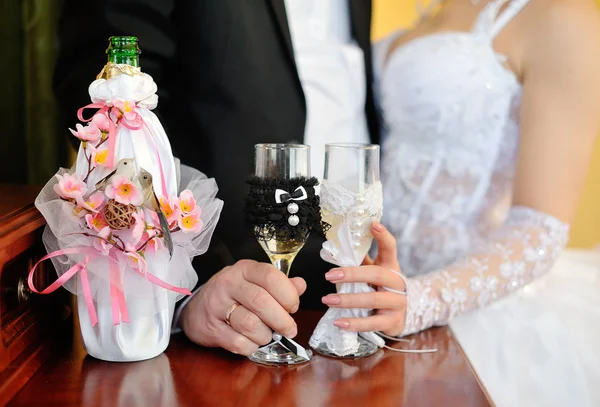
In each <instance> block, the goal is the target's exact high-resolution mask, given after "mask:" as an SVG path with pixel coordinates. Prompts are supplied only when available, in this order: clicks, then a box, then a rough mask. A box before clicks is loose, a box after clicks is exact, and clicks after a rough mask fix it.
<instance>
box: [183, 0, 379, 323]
mask: <svg viewBox="0 0 600 407" xmlns="http://www.w3.org/2000/svg"><path fill="white" fill-rule="evenodd" d="M285 7H286V13H287V18H288V24H289V26H290V33H291V36H292V45H293V47H294V57H295V60H296V67H297V69H298V75H299V77H300V82H301V83H302V90H303V91H304V97H305V98H306V127H305V130H304V144H308V145H310V146H311V173H312V174H311V175H312V176H315V177H317V178H319V179H321V178H323V168H324V164H325V144H326V143H369V130H368V128H367V119H366V116H365V100H366V89H367V81H366V73H365V62H364V54H363V51H362V49H361V48H360V47H359V46H358V45H357V44H356V43H355V42H354V40H353V38H352V32H351V25H350V10H349V8H348V0H285ZM199 289H200V288H197V289H196V290H195V291H194V295H195V294H196V293H197V292H198V290H199ZM191 299H192V296H190V297H187V298H186V299H185V300H184V301H183V302H182V303H181V305H180V306H179V308H178V309H177V310H176V312H175V316H174V318H173V329H172V333H177V332H179V331H180V330H181V329H180V327H179V318H180V316H181V311H182V310H183V308H184V307H185V306H186V305H187V303H188V302H189V301H190V300H191Z"/></svg>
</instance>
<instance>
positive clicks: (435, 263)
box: [374, 0, 600, 405]
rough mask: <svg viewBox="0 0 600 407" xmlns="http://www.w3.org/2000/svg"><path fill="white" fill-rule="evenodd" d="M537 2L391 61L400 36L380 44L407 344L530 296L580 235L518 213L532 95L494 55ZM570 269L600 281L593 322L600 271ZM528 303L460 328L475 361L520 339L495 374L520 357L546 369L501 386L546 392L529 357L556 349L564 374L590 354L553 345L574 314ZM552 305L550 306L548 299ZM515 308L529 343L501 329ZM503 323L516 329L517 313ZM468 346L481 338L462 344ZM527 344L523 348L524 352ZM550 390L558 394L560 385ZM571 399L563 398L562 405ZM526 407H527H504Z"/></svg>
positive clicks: (499, 0) (387, 200)
mask: <svg viewBox="0 0 600 407" xmlns="http://www.w3.org/2000/svg"><path fill="white" fill-rule="evenodd" d="M507 3H508V5H507ZM527 3H528V0H512V1H509V0H491V1H490V2H489V3H488V4H487V5H486V6H485V7H484V9H483V11H482V13H481V14H480V15H479V17H478V18H477V20H476V21H475V23H474V25H473V29H472V31H471V32H464V33H462V32H444V33H437V34H431V35H428V36H424V37H420V38H417V39H415V40H412V41H410V42H408V43H405V44H404V45H401V46H400V47H399V48H397V49H395V50H394V51H393V52H391V54H390V52H389V50H390V46H391V44H392V43H393V42H394V40H395V39H396V38H397V37H398V36H399V35H402V33H401V32H398V33H395V34H393V35H391V36H390V37H388V38H386V39H385V40H383V41H381V42H379V43H377V44H375V48H374V59H375V61H374V62H375V69H376V78H377V79H376V89H377V93H378V101H379V104H380V108H381V112H382V116H383V121H384V123H385V133H384V136H383V141H382V151H383V156H382V165H381V168H382V175H381V176H382V181H383V185H384V217H383V223H384V224H385V225H386V226H387V227H388V228H389V229H390V231H391V232H392V233H393V234H394V235H395V237H396V239H397V242H398V254H399V261H400V265H401V267H402V271H403V272H404V273H405V274H406V275H408V276H409V277H410V278H409V280H408V287H407V292H408V311H407V319H406V327H405V331H404V334H409V333H413V332H417V331H420V330H423V329H426V328H428V327H431V326H434V325H443V324H447V323H449V322H450V320H451V319H452V318H453V317H454V316H455V315H458V314H461V313H464V312H465V311H469V310H474V309H477V308H482V307H484V306H486V305H488V304H490V303H492V302H495V301H496V300H498V299H500V298H502V297H507V296H508V295H509V294H511V293H514V294H516V293H520V292H521V291H522V290H523V289H524V287H526V285H527V284H529V283H531V282H532V281H534V280H537V279H538V278H539V277H541V276H543V275H545V274H547V273H548V271H549V270H551V268H552V266H553V265H554V264H555V263H556V260H557V257H558V255H559V254H560V252H561V251H562V249H563V248H564V246H565V245H566V243H567V241H568V235H569V226H568V225H566V224H564V223H562V222H561V221H560V220H558V219H556V218H554V217H552V216H550V215H548V214H545V213H543V212H540V211H537V210H534V209H532V208H527V207H514V206H512V207H511V206H510V201H511V193H512V184H513V179H514V171H515V161H516V152H517V148H518V142H519V107H520V103H521V94H522V87H521V84H520V83H519V80H518V79H517V78H516V77H515V75H514V74H513V73H512V72H511V71H510V70H508V69H507V68H506V67H505V63H506V58H505V57H504V56H503V55H499V54H498V53H497V52H496V51H495V50H494V47H493V41H494V39H495V37H496V36H497V34H498V33H499V32H500V31H501V30H502V29H503V28H504V27H505V26H506V24H508V23H509V22H510V21H511V20H512V19H513V18H514V17H515V16H516V15H517V14H518V13H519V12H520V11H521V10H522V9H523V8H524V7H525V6H526V5H527ZM505 5H507V7H505V8H503V6H505ZM388 54H389V55H388ZM566 261H568V260H566ZM563 263H564V261H563ZM598 265H600V262H599V263H598ZM569 267H573V268H574V267H577V268H578V271H579V272H581V273H584V274H586V275H587V273H591V274H590V275H588V276H587V277H582V276H581V275H577V273H574V276H573V281H572V283H571V284H570V285H569V288H570V289H571V290H578V289H581V290H585V292H588V291H589V284H590V283H591V282H593V283H594V284H595V285H596V287H597V288H598V289H599V290H598V296H596V297H594V296H587V297H585V298H584V299H582V301H585V303H586V306H585V307H579V308H578V311H581V310H582V309H583V310H586V309H589V311H588V312H589V313H592V312H595V313H596V314H597V313H598V312H599V311H598V309H600V279H599V278H598V275H597V274H595V273H600V272H598V271H597V270H598V269H599V268H600V267H596V268H595V269H593V268H587V269H586V270H585V271H584V270H583V269H582V268H581V267H580V266H578V265H577V262H571V265H570V266H566V265H564V264H563V267H562V270H565V268H569ZM554 270H556V268H555V269H554ZM554 270H553V271H552V272H550V273H549V274H548V275H547V276H546V277H545V279H542V281H546V283H544V284H546V286H550V287H552V286H553V282H552V281H558V279H564V275H558V271H556V272H555V271H554ZM548 279H553V280H552V281H551V282H548V281H547V280H548ZM540 284H542V282H541V281H536V282H534V283H532V284H531V285H530V286H529V287H530V290H532V291H531V292H543V290H542V289H541V288H540V287H541V285H540ZM534 287H535V288H534ZM538 288H539V289H538ZM582 293H583V291H582ZM553 294H554V296H553V297H552V301H553V302H554V303H560V302H561V301H566V299H565V298H566V295H567V294H568V295H571V296H572V295H575V296H577V294H576V293H575V294H574V293H573V292H570V293H565V295H562V296H561V295H560V294H561V293H560V291H559V290H554V291H553ZM519 295H520V294H518V295H513V296H511V297H509V298H508V299H506V300H505V301H503V302H500V303H498V304H495V305H494V306H492V307H489V308H486V309H481V310H479V311H477V312H475V313H470V314H467V315H465V316H463V317H461V318H460V319H459V321H460V322H457V323H456V324H455V325H453V329H454V330H455V331H456V332H458V336H459V339H461V343H463V346H465V348H466V349H465V350H466V352H467V354H468V355H469V356H471V355H472V354H473V355H475V354H478V353H477V352H478V351H480V350H481V349H482V348H484V347H483V346H481V347H480V348H477V345H482V344H481V343H478V341H477V340H476V339H475V338H478V337H480V338H481V340H487V338H488V337H489V336H493V337H496V336H495V335H508V336H510V335H514V336H513V337H512V340H508V341H507V344H509V343H510V346H511V347H512V349H511V347H508V348H506V349H505V352H504V353H502V354H501V355H500V360H497V361H496V362H495V363H497V366H495V367H496V368H497V369H499V370H502V369H509V367H508V366H513V365H511V363H510V361H512V360H513V359H512V358H513V357H515V358H520V362H521V365H520V367H522V363H528V365H533V366H535V367H533V368H532V367H531V366H528V368H527V369H526V370H523V369H521V370H519V369H516V368H515V369H516V370H515V371H514V372H512V373H511V372H506V371H503V375H502V377H503V378H504V379H506V380H509V379H507V378H510V379H511V380H515V381H516V383H517V384H518V380H519V378H520V377H521V376H522V375H523V374H526V375H535V374H538V375H539V376H538V377H536V379H535V380H539V381H540V383H542V384H545V381H544V378H545V377H549V376H547V375H545V372H546V370H547V369H546V368H547V367H548V365H547V364H545V363H544V360H540V358H541V359H544V356H539V355H541V353H538V354H537V356H539V357H538V358H532V359H531V360H530V361H529V362H524V359H523V354H522V350H523V349H526V348H527V347H528V346H531V345H532V344H533V343H535V341H536V340H543V341H544V343H545V344H548V343H551V344H552V346H550V347H548V346H547V347H546V348H545V349H547V351H548V352H547V353H546V354H545V357H546V358H552V360H553V361H554V362H556V363H558V366H563V367H565V368H566V366H567V364H569V363H571V362H570V361H569V359H570V357H571V356H572V355H573V354H574V353H577V352H580V353H579V354H580V355H581V357H583V356H584V354H583V353H582V352H583V350H581V349H570V350H565V349H563V346H573V343H572V342H565V341H555V342H551V341H550V342H549V341H547V340H545V339H543V338H545V337H546V336H548V335H553V337H554V338H566V337H568V336H569V331H568V330H566V331H565V328H567V327H569V328H573V326H572V325H568V324H566V323H563V324H561V323H560V322H559V321H561V319H560V318H563V317H564V314H561V315H562V316H559V315H555V313H554V310H556V307H550V306H549V307H545V308H544V307H543V306H542V307H541V306H540V304H541V302H540V301H542V300H540V299H539V298H542V297H539V298H538V299H537V300H528V299H523V297H522V296H521V297H520V296H519ZM519 298H521V300H519ZM544 298H548V295H547V293H546V294H545V295H544ZM507 301H508V302H509V303H508V304H509V305H504V306H505V307H508V308H510V307H511V305H510V304H515V301H518V306H517V308H518V309H520V310H522V312H513V313H510V315H511V318H512V319H513V320H514V324H513V325H510V326H513V327H515V326H516V327H522V326H528V328H529V329H528V331H527V332H528V333H529V334H530V335H529V337H527V336H526V335H523V337H522V338H520V337H519V335H520V334H519V331H518V330H512V331H511V330H506V329H505V330H501V328H500V327H497V326H496V325H494V323H493V319H494V318H495V315H497V313H498V309H502V306H503V305H501V304H503V303H504V304H507ZM542 302H543V301H542ZM508 308H506V309H508ZM570 309H571V308H570ZM534 310H538V311H539V312H548V313H549V316H548V317H547V318H539V317H536V318H533V317H532V312H534ZM544 310H546V311H544ZM592 310H593V311H592ZM504 315H505V317H504V320H506V315H508V313H507V314H504ZM536 315H538V314H536ZM550 315H552V316H550ZM594 317H595V320H590V321H589V322H590V324H593V325H590V327H586V326H583V325H582V326H579V328H580V329H585V330H586V333H589V335H595V337H596V338H597V339H600V333H599V332H594V331H597V328H595V327H596V326H599V325H598V323H600V317H599V315H594ZM488 318H489V319H490V320H491V321H492V322H491V323H490V324H487V325H485V327H484V326H482V325H481V324H480V323H479V322H478V321H482V320H486V321H487V320H488ZM557 318H558V319H557ZM548 321H554V322H553V324H554V328H556V329H559V330H560V329H562V331H561V332H556V333H554V334H552V332H553V330H552V329H551V328H550V327H549V326H548ZM594 321H595V322H596V323H595V324H594ZM499 324H500V321H499ZM507 326H508V325H507ZM495 329H496V331H495ZM484 331H485V332H484ZM536 335H537V336H536ZM467 337H468V338H471V339H472V340H471V341H462V339H465V338H467ZM515 337H517V338H518V339H517V338H515ZM540 338H542V339H540ZM596 343H600V342H596ZM464 344H469V345H468V346H466V345H464ZM519 344H521V345H522V348H520V349H517V348H516V347H517V346H519ZM586 352H594V350H593V349H589V350H586ZM492 354H494V352H490V353H489V355H490V356H492ZM528 355H531V356H532V357H533V355H534V354H528ZM585 356H587V354H586V355H585ZM494 357H498V353H496V354H495V355H494ZM514 360H516V359H514ZM492 366H494V362H492ZM514 366H518V365H514ZM475 368H476V370H477V368H478V366H477V364H476V366H475ZM532 369H533V370H532ZM599 370H600V368H599ZM492 371H493V369H492ZM566 371H568V370H566ZM525 372H526V373H525ZM588 372H591V371H588ZM490 377H492V376H490ZM482 380H483V382H484V385H486V387H488V391H490V393H491V395H492V398H494V400H496V399H498V400H501V401H504V402H506V401H507V400H508V399H507V398H501V396H502V392H503V391H504V390H506V389H504V390H503V388H502V386H501V385H499V384H498V381H496V382H494V380H493V377H492V379H489V380H487V381H486V377H482ZM597 382H599V383H600V380H597ZM495 383H496V384H495ZM547 384H548V386H552V385H553V384H554V382H552V383H547ZM556 385H557V386H558V383H556ZM515 386H516V385H515ZM517 387H518V386H517ZM511 390H514V389H511ZM530 390H531V388H530ZM551 390H552V388H551V387H549V388H546V389H545V391H546V392H551ZM578 392H579V393H578V394H579V396H580V397H577V395H573V396H572V397H573V398H572V399H571V401H572V400H574V399H577V400H581V403H580V404H577V403H575V404H572V405H585V404H586V402H589V400H586V397H585V396H586V395H588V394H582V393H581V388H578ZM589 394H591V393H589ZM588 399H589V397H588ZM512 400H513V401H514V399H512ZM565 400H566V399H562V400H556V399H555V400H554V403H555V404H556V402H557V401H560V402H564V401H565ZM530 401H531V400H530ZM595 401H596V402H599V401H598V400H595ZM499 404H500V405H503V404H502V403H499ZM519 404H521V401H519V402H518V403H517V404H514V403H509V404H504V405H519ZM534 404H535V403H534ZM548 404H553V403H552V402H551V400H550V402H549V403H542V404H538V405H548ZM558 404H560V403H558ZM592 404H593V403H592ZM524 405H532V404H524Z"/></svg>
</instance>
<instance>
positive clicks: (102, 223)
mask: <svg viewBox="0 0 600 407" xmlns="http://www.w3.org/2000/svg"><path fill="white" fill-rule="evenodd" d="M85 222H86V223H87V226H88V228H90V229H92V230H95V231H96V232H101V231H102V230H104V228H106V227H108V223H106V220H105V219H104V215H103V214H102V212H98V213H96V214H95V215H92V214H90V213H88V214H87V215H85Z"/></svg>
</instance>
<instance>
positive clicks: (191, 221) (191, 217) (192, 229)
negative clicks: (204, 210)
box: [178, 213, 204, 233]
mask: <svg viewBox="0 0 600 407" xmlns="http://www.w3.org/2000/svg"><path fill="white" fill-rule="evenodd" d="M178 223H179V228H180V229H181V230H182V231H183V232H184V233H198V232H200V231H201V230H202V226H204V225H203V223H202V220H201V219H200V216H198V215H197V214H196V213H190V214H187V215H183V216H182V217H180V218H179V222H178Z"/></svg>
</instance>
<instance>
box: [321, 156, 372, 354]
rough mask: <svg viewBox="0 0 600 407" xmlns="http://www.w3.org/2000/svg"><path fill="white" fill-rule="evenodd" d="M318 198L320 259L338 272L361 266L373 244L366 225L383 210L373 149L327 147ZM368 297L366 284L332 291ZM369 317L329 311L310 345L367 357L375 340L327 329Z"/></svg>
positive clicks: (345, 285) (365, 313) (363, 312)
mask: <svg viewBox="0 0 600 407" xmlns="http://www.w3.org/2000/svg"><path fill="white" fill-rule="evenodd" d="M320 198H321V211H322V216H323V221H324V222H326V223H327V224H329V225H330V229H329V230H328V231H327V233H326V237H327V241H326V242H325V243H323V249H322V250H321V257H322V258H323V260H325V261H327V262H329V263H332V264H334V265H336V266H340V267H348V266H359V265H361V263H362V261H363V259H364V258H365V256H366V254H367V252H368V251H369V248H370V247H371V243H372V241H373V236H372V235H371V225H372V223H373V222H374V221H379V220H380V219H381V214H382V209H383V198H382V186H381V181H380V180H379V146H378V145H365V144H327V145H326V146H325V174H324V179H323V182H322V184H321V193H320ZM372 291H373V288H372V287H370V286H369V285H368V284H366V283H343V284H338V285H337V292H338V293H342V294H348V293H361V292H372ZM369 313H370V310H365V309H342V308H331V309H329V310H328V311H327V313H326V314H325V316H324V317H323V318H322V319H321V321H320V322H319V324H318V325H317V328H316V329H315V331H314V333H313V336H312V337H311V339H310V345H311V346H312V347H313V348H314V349H315V350H316V351H317V352H319V353H322V354H326V355H328V356H335V357H352V358H357V357H365V356H369V355H372V354H373V353H375V352H376V351H377V349H378V345H379V344H380V343H381V341H382V340H381V338H379V337H378V336H377V335H376V334H374V333H372V332H366V333H365V332H361V333H356V332H348V331H343V330H341V329H339V328H337V327H335V326H334V325H333V322H334V321H335V320H336V319H339V318H359V317H366V316H368V315H369Z"/></svg>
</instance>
